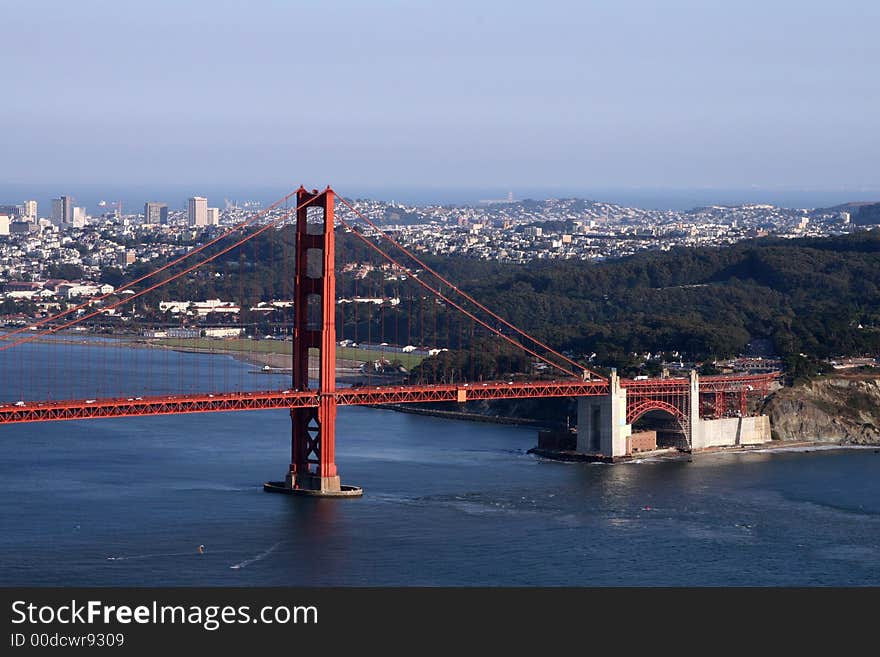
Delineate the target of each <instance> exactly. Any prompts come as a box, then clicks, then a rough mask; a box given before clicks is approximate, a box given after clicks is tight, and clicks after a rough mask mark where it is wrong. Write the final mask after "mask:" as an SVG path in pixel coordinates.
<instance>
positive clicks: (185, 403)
mask: <svg viewBox="0 0 880 657" xmlns="http://www.w3.org/2000/svg"><path fill="white" fill-rule="evenodd" d="M776 376H777V374H775V373H774V374H760V375H743V376H731V377H724V376H716V377H702V378H701V379H700V391H701V392H715V391H718V390H724V391H728V392H734V391H742V390H764V391H766V389H767V387H768V386H769V384H770V382H771V381H772V380H773V379H774V378H776ZM688 385H689V381H688V379H686V378H667V379H646V380H638V381H636V380H627V379H624V380H621V386H623V387H625V388H627V389H630V390H633V391H634V392H636V391H638V392H639V393H640V394H643V395H646V394H652V393H656V394H662V393H668V392H669V391H670V390H674V389H681V388H687V386H688ZM608 392H609V383H608V381H604V380H593V381H533V382H512V381H511V382H505V381H494V382H486V383H469V384H436V385H415V386H368V387H366V386H365V387H356V388H343V389H339V390H337V391H336V392H335V393H334V394H335V396H336V401H337V403H338V404H340V405H344V406H370V405H378V404H408V403H418V402H421V403H428V402H462V401H477V400H487V399H525V398H540V397H585V396H601V395H607V394H608ZM318 402H319V394H318V392H317V391H315V390H305V391H297V390H283V391H274V390H269V391H256V392H234V393H215V394H197V395H168V396H158V397H126V398H109V399H88V400H66V401H27V402H23V401H20V402H15V403H7V404H0V424H13V423H21V422H51V421H56V420H86V419H93V418H106V417H132V416H144V415H178V414H184V413H219V412H227V411H256V410H268V409H279V408H305V407H316V406H318Z"/></svg>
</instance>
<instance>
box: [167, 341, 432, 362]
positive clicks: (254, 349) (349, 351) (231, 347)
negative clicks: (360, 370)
mask: <svg viewBox="0 0 880 657" xmlns="http://www.w3.org/2000/svg"><path fill="white" fill-rule="evenodd" d="M150 344H153V345H156V346H160V347H171V348H177V349H204V350H207V351H216V352H232V353H238V352H246V353H261V354H290V353H292V350H293V344H292V343H290V342H287V341H283V340H246V339H244V338H227V339H223V338H167V339H166V338H160V339H156V340H151V341H150ZM382 355H383V352H381V351H374V350H372V349H357V348H353V347H337V348H336V358H337V360H340V359H341V360H357V361H371V360H376V359H378V358H380V357H382ZM384 356H385V358H386V359H387V360H390V361H393V360H395V359H396V360H399V361H400V362H401V363H403V366H404V367H405V368H407V369H412V368H413V367H415V366H416V365H418V364H419V363H421V362H422V358H423V357H422V356H414V355H412V354H400V353H396V352H385V353H384Z"/></svg>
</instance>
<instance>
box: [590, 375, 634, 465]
mask: <svg viewBox="0 0 880 657" xmlns="http://www.w3.org/2000/svg"><path fill="white" fill-rule="evenodd" d="M610 388H611V392H610V394H609V395H607V396H605V397H578V424H577V426H578V432H577V451H578V452H581V453H582V454H601V455H602V456H606V457H614V456H624V455H625V454H626V441H627V438H629V436H630V435H631V434H632V425H629V424H627V423H626V388H621V386H620V379H619V378H618V376H617V372H612V373H611V385H610Z"/></svg>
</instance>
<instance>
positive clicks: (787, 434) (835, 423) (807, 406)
mask: <svg viewBox="0 0 880 657" xmlns="http://www.w3.org/2000/svg"><path fill="white" fill-rule="evenodd" d="M763 412H764V413H766V414H767V415H769V416H770V426H771V428H772V433H773V437H774V438H775V439H779V440H821V441H828V442H843V443H851V444H862V445H867V444H880V378H878V377H865V376H830V377H827V378H819V379H817V380H815V381H812V382H810V383H805V384H798V385H796V386H794V387H791V388H781V389H779V390H777V391H776V392H775V393H773V394H772V395H771V396H770V397H769V398H768V399H767V401H766V403H765V404H764V409H763Z"/></svg>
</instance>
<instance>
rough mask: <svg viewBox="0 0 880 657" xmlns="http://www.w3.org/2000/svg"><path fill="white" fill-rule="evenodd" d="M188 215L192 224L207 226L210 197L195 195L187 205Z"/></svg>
mask: <svg viewBox="0 0 880 657" xmlns="http://www.w3.org/2000/svg"><path fill="white" fill-rule="evenodd" d="M187 217H188V218H189V225H190V226H207V225H208V199H206V198H205V197H204V196H193V197H192V198H191V199H190V200H189V203H188V205H187Z"/></svg>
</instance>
